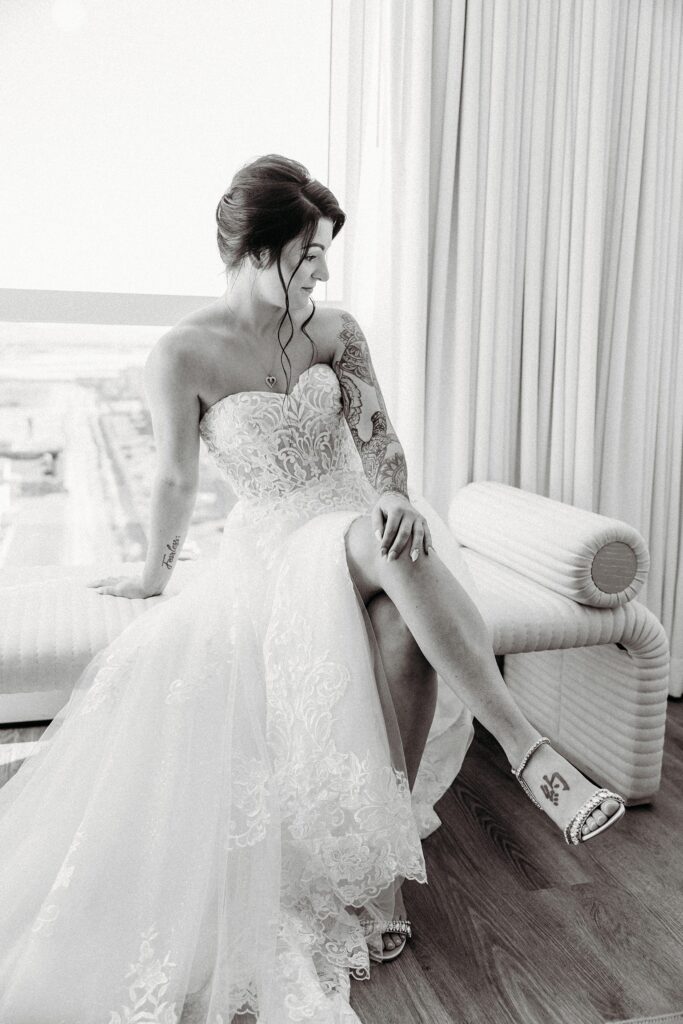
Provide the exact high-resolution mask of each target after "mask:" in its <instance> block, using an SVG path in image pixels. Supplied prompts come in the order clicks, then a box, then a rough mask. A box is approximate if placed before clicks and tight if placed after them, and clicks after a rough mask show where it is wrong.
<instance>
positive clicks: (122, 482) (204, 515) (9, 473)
mask: <svg viewBox="0 0 683 1024" xmlns="http://www.w3.org/2000/svg"><path fill="white" fill-rule="evenodd" d="M164 330H165V329H164V328H163V327H132V326H109V325H101V324H98V325H85V324H21V323H2V324H0V566H1V567H19V566H22V565H69V564H70V565H77V564H81V565H85V564H95V563H96V564H97V565H101V564H103V563H111V564H115V563H118V562H137V561H142V560H143V559H144V556H145V552H146V548H147V530H148V516H149V501H150V493H151V487H152V480H153V472H154V441H153V435H152V426H151V420H150V415H149V411H148V409H147V403H146V399H145V394H144V387H143V381H142V370H143V365H144V361H145V359H146V356H147V353H148V352H149V350H150V349H151V347H152V345H153V344H154V342H155V341H156V340H157V339H158V338H159V337H160V336H161V335H162V334H163V333H164ZM234 502H235V497H234V495H233V493H232V490H231V488H230V487H229V485H228V484H227V482H226V481H224V479H223V478H222V477H221V475H220V473H219V471H218V469H217V468H216V467H215V466H214V464H213V463H212V461H211V459H210V457H209V456H208V453H207V452H206V449H205V447H204V445H203V444H202V445H201V450H200V475H199V484H198V490H197V501H196V505H195V509H194V513H193V516H192V520H191V524H190V528H189V531H188V535H187V539H186V542H185V545H184V548H183V551H182V554H181V558H205V557H209V558H210V557H213V556H214V555H215V554H216V553H217V549H218V545H219V544H220V538H221V528H222V524H223V521H224V519H225V516H226V515H227V513H228V511H229V510H230V508H231V507H232V505H233V504H234Z"/></svg>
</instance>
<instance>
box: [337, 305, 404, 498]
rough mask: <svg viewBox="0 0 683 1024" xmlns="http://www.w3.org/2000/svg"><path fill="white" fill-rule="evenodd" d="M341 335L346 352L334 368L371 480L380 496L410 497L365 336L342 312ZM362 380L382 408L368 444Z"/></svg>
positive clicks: (375, 417)
mask: <svg viewBox="0 0 683 1024" xmlns="http://www.w3.org/2000/svg"><path fill="white" fill-rule="evenodd" d="M342 323H343V328H342V331H341V333H340V335H339V337H340V339H341V340H342V341H343V343H344V351H343V352H342V355H341V356H340V357H339V359H335V360H334V362H333V364H332V368H333V370H334V372H335V373H336V374H337V377H338V378H339V386H340V389H341V395H342V407H343V410H344V416H345V417H346V421H347V423H348V425H349V429H350V431H351V436H352V437H353V440H354V443H355V445H356V448H357V449H358V453H359V455H360V458H361V462H362V463H363V470H364V472H365V475H366V476H367V478H368V480H369V481H370V483H371V484H372V486H373V487H374V488H375V490H376V491H377V492H378V493H380V494H381V493H383V492H385V491H398V492H400V493H401V494H403V495H405V496H406V497H407V496H408V468H407V466H406V459H405V454H404V452H403V448H402V447H401V442H400V441H399V439H398V437H397V436H396V434H395V433H394V431H393V429H392V428H391V424H390V420H389V416H388V414H387V409H386V406H385V404H384V399H383V398H382V393H381V391H380V388H379V384H378V382H377V378H376V376H375V373H374V370H373V367H372V362H371V360H370V353H369V351H368V346H367V342H366V340H365V336H364V334H363V332H362V331H361V329H360V327H359V326H358V324H357V323H356V321H355V320H354V318H353V317H352V316H350V315H349V314H348V313H342ZM358 381H362V382H363V383H364V384H367V385H368V386H369V387H371V388H373V389H374V392H375V395H376V398H377V403H378V405H379V409H378V410H377V411H376V412H374V413H373V414H372V417H371V422H372V434H371V436H370V438H369V439H368V440H367V441H364V440H363V438H362V437H361V436H360V434H359V433H358V427H359V425H360V421H361V415H362V412H363V400H362V395H361V390H360V388H359V387H358V383H357V382H358Z"/></svg>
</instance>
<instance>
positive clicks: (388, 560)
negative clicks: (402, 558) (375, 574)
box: [387, 551, 396, 562]
mask: <svg viewBox="0 0 683 1024" xmlns="http://www.w3.org/2000/svg"><path fill="white" fill-rule="evenodd" d="M394 558H396V552H395V551H390V552H389V557H388V558H387V562H391V560H392V559H394Z"/></svg>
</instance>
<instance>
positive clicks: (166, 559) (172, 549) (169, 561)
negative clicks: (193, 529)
mask: <svg viewBox="0 0 683 1024" xmlns="http://www.w3.org/2000/svg"><path fill="white" fill-rule="evenodd" d="M179 545H180V537H179V536H177V537H174V538H173V543H172V544H167V545H166V550H167V552H168V554H165V555H164V556H163V558H162V559H161V564H162V565H165V566H166V568H167V569H169V570H170V569H172V568H173V563H174V562H175V556H176V555H177V554H178V547H179Z"/></svg>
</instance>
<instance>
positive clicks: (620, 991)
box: [352, 700, 683, 1024]
mask: <svg viewBox="0 0 683 1024" xmlns="http://www.w3.org/2000/svg"><path fill="white" fill-rule="evenodd" d="M436 810H437V812H438V814H439V817H440V818H441V820H442V822H443V824H442V825H441V827H440V828H439V829H437V831H436V832H434V833H433V834H432V835H431V836H429V837H428V838H427V839H426V840H425V841H424V846H423V848H424V854H425V860H426V863H427V877H428V880H429V881H428V884H427V885H419V884H417V883H416V882H406V883H405V886H404V896H405V903H406V910H407V912H408V917H409V918H410V920H411V921H412V923H413V935H414V937H413V940H412V942H410V943H409V944H408V945H407V947H406V949H405V950H404V952H403V954H402V955H401V956H400V957H399V958H398V959H397V960H396V961H395V962H394V963H391V964H386V965H385V964H381V965H377V968H376V970H374V972H373V973H372V977H371V979H370V980H369V981H367V982H354V983H353V988H352V1006H353V1007H354V1009H355V1011H356V1013H357V1014H358V1016H359V1017H360V1018H361V1019H362V1020H363V1022H364V1024H416V1022H420V1024H421V1022H424V1024H602V1022H605V1021H623V1020H626V1019H639V1018H642V1017H652V1016H657V1015H660V1014H668V1013H673V1012H674V1011H683V702H681V701H680V700H670V701H669V712H668V721H667V738H666V746H665V755H664V767H663V779H662V785H661V789H660V791H659V793H658V794H657V797H656V799H655V801H654V802H653V803H652V804H651V805H649V806H644V807H634V808H629V809H628V810H627V812H626V816H625V817H624V818H623V819H622V820H621V822H620V823H619V824H618V825H616V826H615V827H614V829H612V830H610V831H608V832H605V833H603V835H601V836H600V837H598V838H596V839H595V840H593V841H591V842H588V843H586V845H585V846H580V847H570V846H567V844H566V843H565V841H564V838H563V837H562V833H561V832H560V831H559V830H557V829H556V828H555V827H554V826H553V825H552V824H550V823H549V822H548V820H547V819H546V817H545V815H543V814H542V813H541V812H540V811H538V810H537V809H536V808H535V807H534V805H533V804H532V803H531V801H529V800H528V799H527V798H526V797H525V796H524V793H523V791H522V789H521V787H520V786H519V784H518V783H517V781H516V780H515V779H514V778H513V777H512V775H511V774H510V771H509V768H508V764H507V760H506V758H505V755H504V754H503V752H502V750H501V749H500V747H499V746H498V745H497V743H496V742H495V741H494V740H493V739H492V738H491V737H490V736H489V735H488V733H486V732H485V731H484V730H483V729H481V728H479V727H477V733H476V738H475V741H474V743H473V744H472V747H471V748H470V751H469V753H468V755H467V758H466V759H465V764H464V765H463V768H462V770H461V772H460V774H459V776H458V778H457V779H456V781H455V782H454V784H453V786H452V787H451V789H450V790H449V792H448V793H447V794H446V796H445V797H444V798H443V799H442V800H441V801H440V802H439V803H438V804H437V806H436ZM681 1020H683V1017H682V1018H681ZM668 1024H673V1021H671V1022H668Z"/></svg>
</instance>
